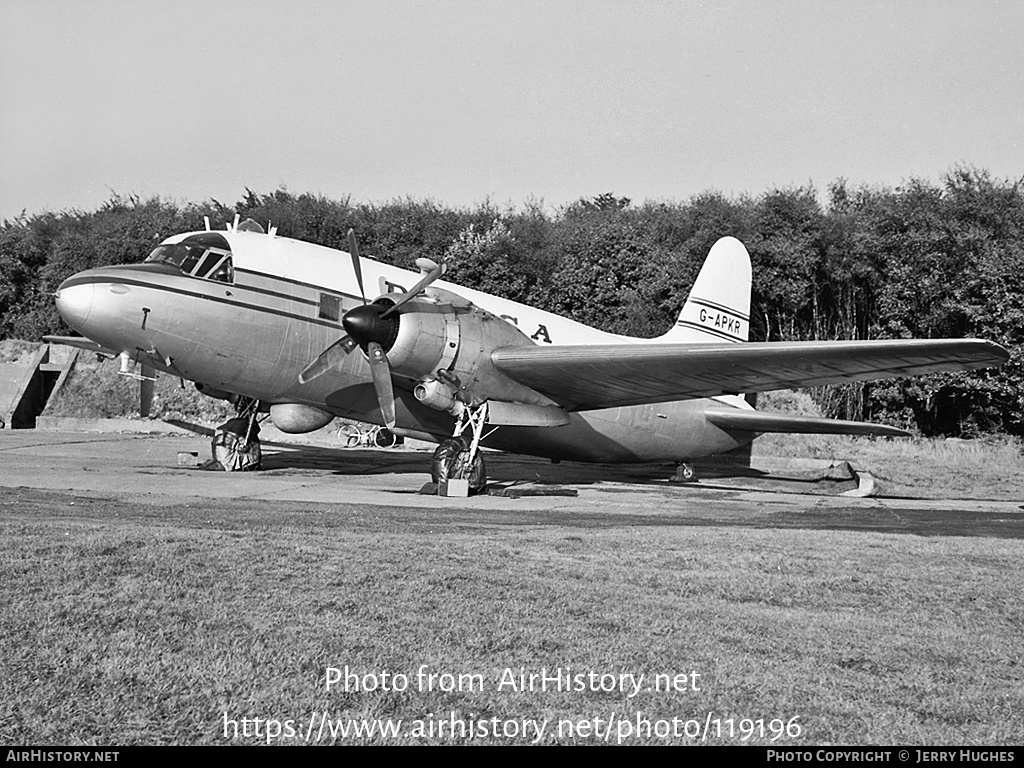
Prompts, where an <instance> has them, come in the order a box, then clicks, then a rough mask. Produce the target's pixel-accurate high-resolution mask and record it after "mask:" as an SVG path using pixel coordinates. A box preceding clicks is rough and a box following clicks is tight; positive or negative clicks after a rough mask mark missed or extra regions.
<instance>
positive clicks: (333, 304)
mask: <svg viewBox="0 0 1024 768" xmlns="http://www.w3.org/2000/svg"><path fill="white" fill-rule="evenodd" d="M319 316H320V317H321V318H322V319H324V320H334V321H335V322H337V320H338V318H339V317H341V299H340V298H338V297H337V296H331V294H329V293H321V294H320V314H319Z"/></svg>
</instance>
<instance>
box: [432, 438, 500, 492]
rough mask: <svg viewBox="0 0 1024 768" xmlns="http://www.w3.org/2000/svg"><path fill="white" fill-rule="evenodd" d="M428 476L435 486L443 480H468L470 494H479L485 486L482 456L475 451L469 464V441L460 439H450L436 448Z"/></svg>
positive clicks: (485, 475) (485, 478)
mask: <svg viewBox="0 0 1024 768" xmlns="http://www.w3.org/2000/svg"><path fill="white" fill-rule="evenodd" d="M430 476H431V479H432V480H433V481H434V483H436V484H437V485H440V484H441V483H442V482H443V481H445V480H469V492H470V493H479V492H480V491H482V490H483V489H484V486H485V485H487V471H486V469H485V468H484V457H483V455H482V454H481V453H480V452H479V451H477V454H476V458H475V459H474V460H473V461H472V462H470V460H469V441H468V440H466V439H465V438H462V437H450V438H448V439H447V440H445V441H444V442H443V443H441V444H440V445H439V446H437V450H435V451H434V460H433V462H431V467H430Z"/></svg>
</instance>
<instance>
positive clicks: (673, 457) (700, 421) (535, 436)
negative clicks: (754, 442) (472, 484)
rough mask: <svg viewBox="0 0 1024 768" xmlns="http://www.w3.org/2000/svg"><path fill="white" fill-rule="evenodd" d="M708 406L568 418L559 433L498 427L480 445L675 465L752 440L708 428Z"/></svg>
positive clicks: (698, 403)
mask: <svg viewBox="0 0 1024 768" xmlns="http://www.w3.org/2000/svg"><path fill="white" fill-rule="evenodd" d="M713 404H714V405H718V406H719V407H720V406H721V404H720V403H716V402H715V401H712V400H705V399H700V400H683V401H679V402H673V403H660V404H656V405H643V406H632V407H627V408H608V409H603V410H596V411H583V412H580V413H574V414H572V415H571V422H570V423H569V424H568V425H567V426H564V427H553V428H544V429H539V428H528V427H501V428H499V429H498V430H497V431H496V432H495V433H494V435H493V436H492V437H491V438H490V439H488V440H486V441H485V445H487V446H489V447H493V448H498V449H500V450H505V451H513V452H516V453H526V454H532V455H535V456H545V457H550V458H558V459H565V460H568V461H587V462H608V463H616V462H620V463H627V462H640V461H678V460H684V459H695V458H700V457H702V456H711V455H714V454H719V453H724V452H726V451H730V450H732V449H734V448H737V447H739V446H740V445H744V444H745V443H747V442H749V441H750V440H751V439H753V435H752V434H749V433H747V434H742V433H727V432H725V431H723V430H721V429H718V428H717V427H715V426H714V425H712V424H709V423H708V421H707V419H706V418H705V417H704V411H705V410H706V409H707V408H708V407H709V406H711V405H713Z"/></svg>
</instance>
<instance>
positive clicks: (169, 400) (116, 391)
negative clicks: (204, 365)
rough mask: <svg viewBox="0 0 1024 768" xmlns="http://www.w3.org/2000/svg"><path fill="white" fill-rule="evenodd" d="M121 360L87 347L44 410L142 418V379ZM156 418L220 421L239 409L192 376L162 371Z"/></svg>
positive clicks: (154, 409) (157, 387)
mask: <svg viewBox="0 0 1024 768" xmlns="http://www.w3.org/2000/svg"><path fill="white" fill-rule="evenodd" d="M119 370H120V361H119V360H98V359H97V358H96V356H94V355H90V354H89V353H86V352H83V353H80V354H79V356H78V362H77V363H76V364H75V369H74V371H73V372H72V374H71V376H69V377H68V379H67V382H66V383H65V384H64V386H63V387H62V388H61V389H60V390H58V391H57V392H55V393H54V394H53V396H52V397H51V398H50V402H49V403H48V404H47V406H46V410H45V411H44V412H43V415H45V416H65V417H74V418H84V419H117V418H121V419H123V418H136V419H137V418H139V382H138V380H136V379H133V378H131V377H128V376H121V375H120V374H119V373H118V371H119ZM150 414H151V417H152V418H154V419H186V420H191V421H198V422H200V423H203V424H216V423H219V422H222V421H225V420H226V419H228V418H230V417H231V416H233V415H234V409H233V408H232V406H231V405H230V404H228V403H226V402H224V401H223V400H215V399H213V398H211V397H207V396H205V395H202V394H200V393H199V391H198V390H196V388H195V387H194V386H193V385H192V383H191V382H184V383H183V382H181V381H180V380H179V379H176V378H174V377H173V376H169V375H167V374H164V373H159V374H157V379H156V382H155V383H154V386H153V403H152V407H151V409H150Z"/></svg>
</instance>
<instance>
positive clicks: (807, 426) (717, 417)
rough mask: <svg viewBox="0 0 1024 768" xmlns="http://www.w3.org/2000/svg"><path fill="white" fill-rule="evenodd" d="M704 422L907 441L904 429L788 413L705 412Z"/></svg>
mask: <svg viewBox="0 0 1024 768" xmlns="http://www.w3.org/2000/svg"><path fill="white" fill-rule="evenodd" d="M704 415H705V416H706V417H707V420H708V421H710V422H711V423H712V424H714V425H715V426H716V427H721V428H722V429H732V430H736V431H738V432H758V433H763V432H796V433H804V434H816V435H875V436H878V437H910V433H909V432H907V431H906V430H903V429H897V428H896V427H890V426H888V425H887V424H871V423H869V422H865V421H839V420H837V419H821V418H815V417H813V416H791V415H790V414H788V413H762V412H760V411H745V410H740V409H739V408H733V409H730V410H707V411H705V412H704Z"/></svg>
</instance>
